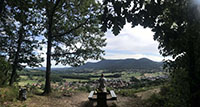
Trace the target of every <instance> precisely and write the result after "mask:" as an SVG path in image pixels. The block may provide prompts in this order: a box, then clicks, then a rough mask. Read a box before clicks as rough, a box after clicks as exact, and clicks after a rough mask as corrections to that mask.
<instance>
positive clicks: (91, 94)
mask: <svg viewBox="0 0 200 107" xmlns="http://www.w3.org/2000/svg"><path fill="white" fill-rule="evenodd" d="M93 95H94V91H91V92H90V94H89V96H88V99H89V100H94V99H93V98H92V97H93Z"/></svg>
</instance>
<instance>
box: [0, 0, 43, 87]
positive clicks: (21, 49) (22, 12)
mask: <svg viewBox="0 0 200 107" xmlns="http://www.w3.org/2000/svg"><path fill="white" fill-rule="evenodd" d="M33 3H34V2H32V1H31V0H24V1H15V2H13V1H12V2H11V1H9V2H5V7H6V10H5V11H6V12H7V16H6V17H7V18H4V19H3V18H1V19H2V20H1V23H0V37H1V38H0V52H1V53H4V55H6V56H7V57H8V61H9V62H10V63H11V64H12V74H11V78H10V83H9V84H10V85H12V84H13V82H14V81H15V78H16V75H17V73H16V71H17V70H20V69H21V68H22V67H25V66H26V65H28V66H38V63H40V62H41V61H42V59H40V55H39V54H38V53H37V52H36V51H34V50H35V49H37V48H38V47H39V43H38V40H36V39H35V36H37V33H38V32H37V31H38V28H39V27H38V26H37V25H36V21H35V18H34V15H35V14H34V11H33Z"/></svg>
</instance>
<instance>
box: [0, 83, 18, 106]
mask: <svg viewBox="0 0 200 107" xmlns="http://www.w3.org/2000/svg"><path fill="white" fill-rule="evenodd" d="M18 91H19V89H18V88H16V87H14V86H13V87H2V88H0V103H3V102H6V101H15V100H16V99H17V98H18Z"/></svg>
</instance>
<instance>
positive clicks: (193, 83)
mask: <svg viewBox="0 0 200 107" xmlns="http://www.w3.org/2000/svg"><path fill="white" fill-rule="evenodd" d="M194 41H195V40H194V39H192V40H191V41H190V43H189V52H188V57H189V67H188V68H189V78H190V80H189V84H190V104H191V107H196V105H199V104H200V102H199V101H200V96H199V90H200V86H199V84H200V81H199V79H198V78H199V77H198V73H199V72H198V69H197V66H196V65H197V60H198V59H196V58H195V56H196V54H195V51H194V50H195V49H194V47H195V46H194Z"/></svg>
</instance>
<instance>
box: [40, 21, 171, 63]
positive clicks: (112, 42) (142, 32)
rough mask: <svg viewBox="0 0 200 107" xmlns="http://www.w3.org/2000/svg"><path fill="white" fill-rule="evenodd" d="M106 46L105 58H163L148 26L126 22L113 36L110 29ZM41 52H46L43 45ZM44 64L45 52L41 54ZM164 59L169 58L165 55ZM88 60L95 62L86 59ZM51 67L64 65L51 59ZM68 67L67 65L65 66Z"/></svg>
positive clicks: (158, 59)
mask: <svg viewBox="0 0 200 107" xmlns="http://www.w3.org/2000/svg"><path fill="white" fill-rule="evenodd" d="M105 35H106V38H107V40H106V42H107V46H106V47H105V48H103V49H104V50H105V53H106V55H105V56H104V58H105V59H127V58H136V59H139V58H149V59H151V60H153V61H162V60H163V59H164V58H163V57H162V56H161V55H160V54H159V50H158V42H157V41H154V40H153V35H154V33H153V32H152V31H151V29H149V28H143V27H142V26H137V27H135V28H131V24H126V25H125V26H124V28H123V29H122V30H121V32H120V34H119V35H118V36H114V35H113V33H112V32H111V31H108V32H106V33H105ZM43 53H46V47H45V46H44V49H43ZM43 57H44V58H45V62H43V63H42V64H43V66H46V54H44V55H43ZM165 59H171V57H167V58H165ZM88 61H89V62H96V61H94V60H88ZM51 63H52V67H64V66H63V65H61V64H59V65H56V66H55V61H52V62H51ZM67 67H68V66H67Z"/></svg>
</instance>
